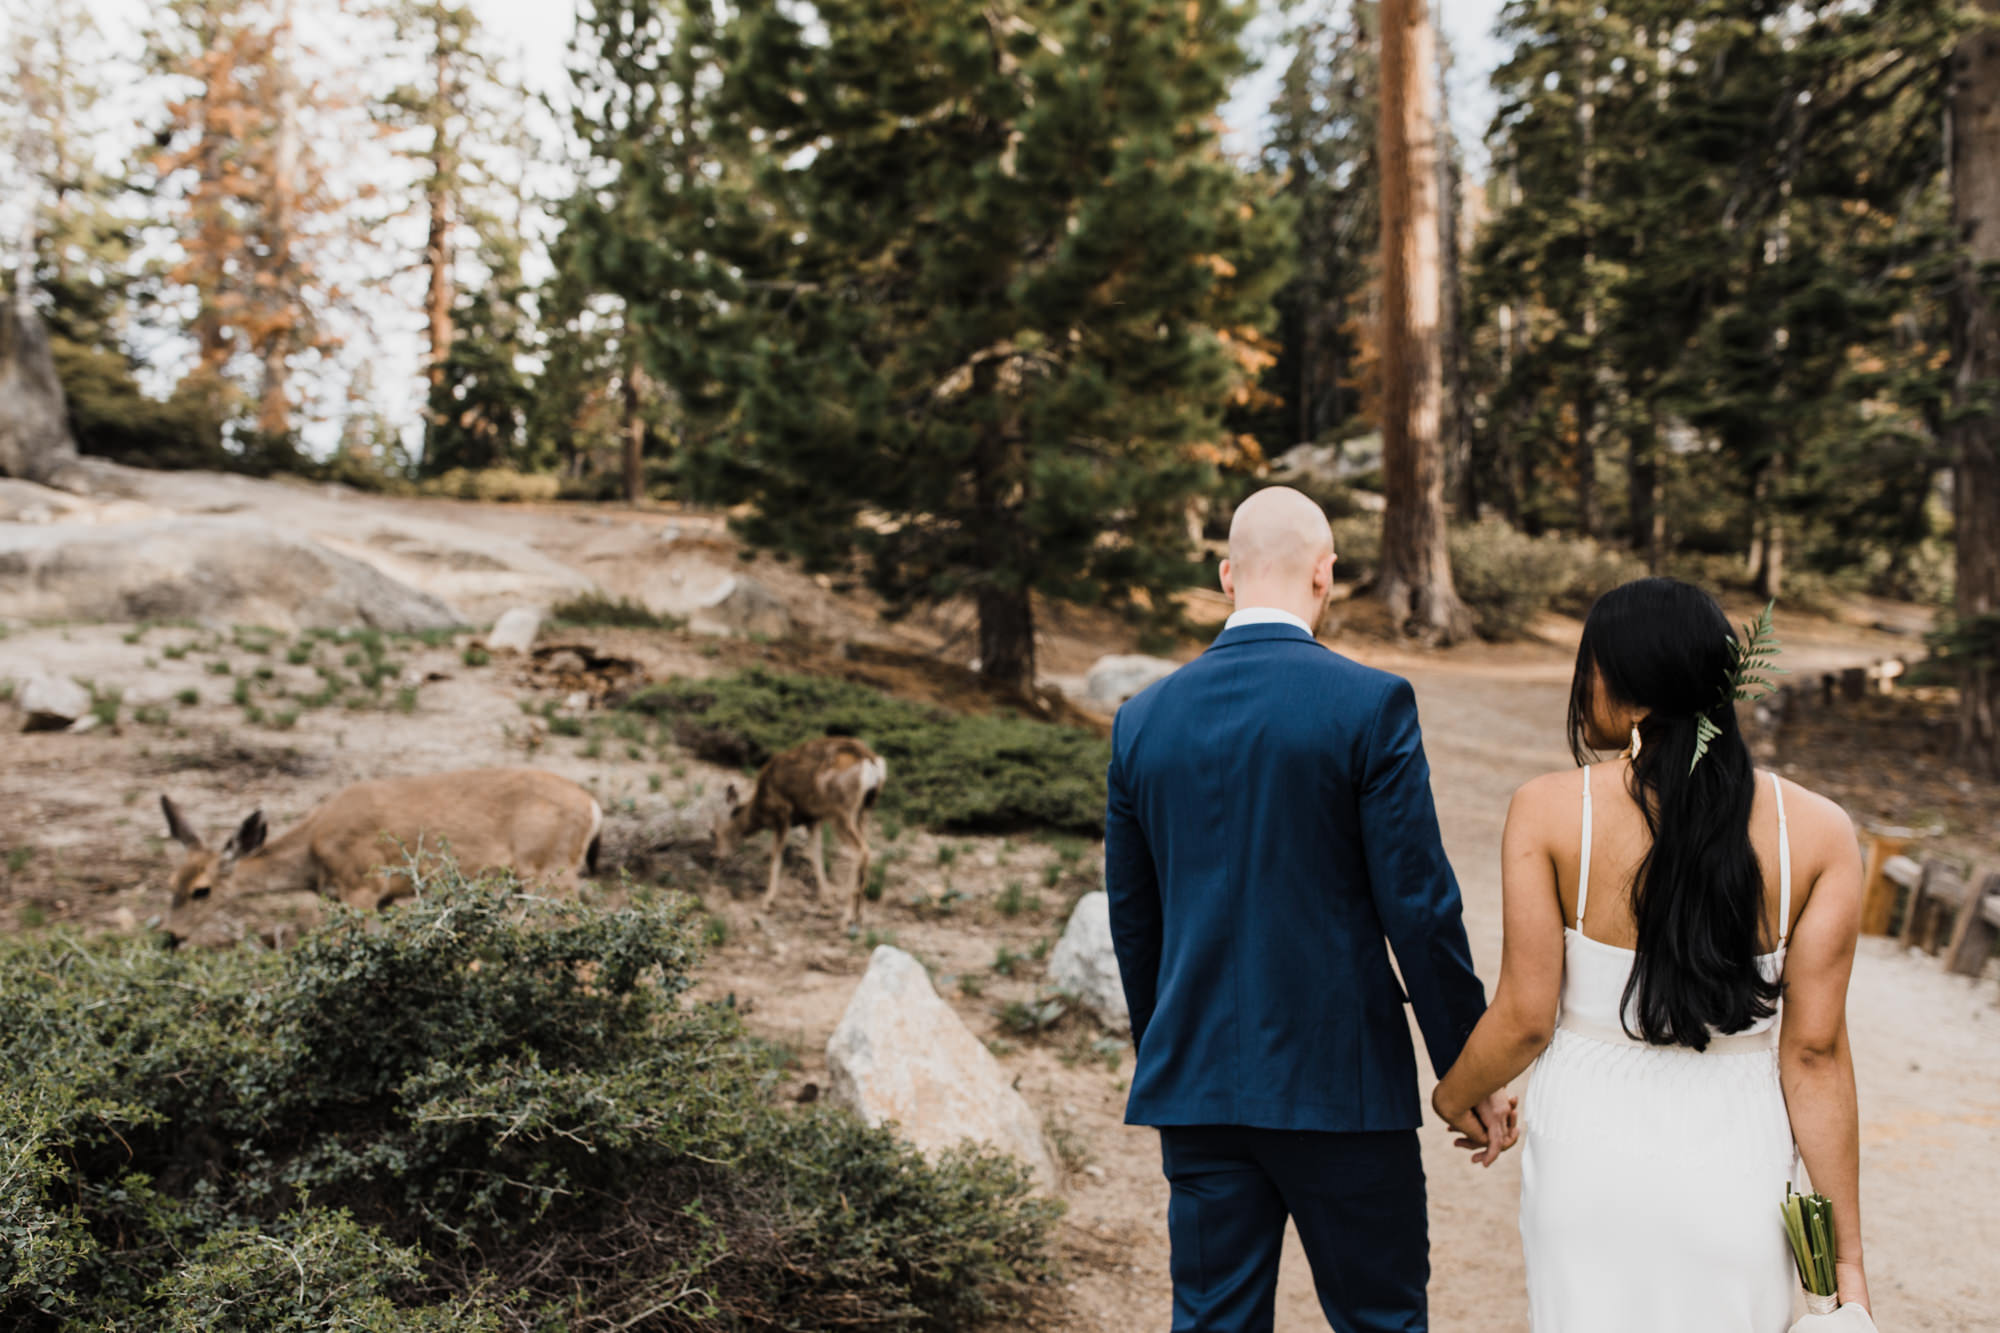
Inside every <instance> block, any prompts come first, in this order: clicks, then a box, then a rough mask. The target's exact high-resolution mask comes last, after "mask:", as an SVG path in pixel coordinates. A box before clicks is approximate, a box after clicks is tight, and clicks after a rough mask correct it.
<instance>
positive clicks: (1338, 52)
mask: <svg viewBox="0 0 2000 1333" xmlns="http://www.w3.org/2000/svg"><path fill="white" fill-rule="evenodd" d="M1374 21H1375V5H1374V3H1373V0H1354V2H1353V3H1339V4H1336V3H1326V4H1323V5H1321V6H1319V7H1318V8H1315V9H1313V10H1311V11H1308V12H1307V13H1306V14H1305V15H1304V16H1303V17H1302V18H1301V19H1300V20H1299V21H1298V22H1297V24H1296V25H1295V26H1294V27H1293V29H1292V30H1291V32H1290V33H1288V34H1287V36H1286V39H1285V43H1284V44H1285V46H1286V47H1287V48H1288V49H1290V50H1291V52H1292V56H1291V59H1290V60H1289V61H1287V63H1286V66H1285V71H1284V74H1283V77H1282V79H1281V80H1280V82H1279V86H1278V91H1277V94H1276V95H1275V96H1274V97H1273V99H1272V102H1271V107H1270V113H1269V114H1270V131H1269V137H1268V138H1267V140H1266V143H1265V147H1264V150H1263V166H1264V170H1265V171H1266V172H1267V173H1269V174H1270V175H1272V176H1274V177H1276V178H1277V179H1278V180H1279V181H1281V182H1282V187H1281V188H1282V189H1283V191H1284V194H1285V197H1286V198H1287V199H1288V200H1289V201H1290V202H1291V204H1292V210H1293V211H1292V216H1293V218H1294V224H1293V236H1294V241H1293V245H1294V248H1295V251H1296V263H1297V274H1296V276H1295V277H1293V279H1292V280H1291V281H1290V282H1288V283H1286V284H1285V286H1284V288H1283V289H1282V290H1280V291H1279V293H1278V296H1277V299H1276V301H1275V305H1276V307H1277V315H1278V325H1277V333H1278V342H1279V349H1280V350H1279V353H1278V357H1277V361H1276V363H1275V364H1274V365H1273V366H1272V368H1271V371H1270V373H1269V374H1268V375H1266V376H1265V379H1264V387H1265V388H1266V389H1267V390H1268V391H1269V392H1271V393H1272V394H1273V395H1275V396H1277V397H1278V398H1279V399H1280V400H1282V403H1283V410H1282V412H1265V413H1261V414H1259V415H1258V416H1257V417H1255V418H1254V419H1253V429H1255V430H1256V431H1257V433H1258V435H1259V436H1260V437H1261V438H1262V439H1263V441H1264V444H1265V446H1266V451H1267V452H1273V453H1275V452H1277V451H1280V450H1282V449H1284V448H1287V447H1289V446H1291V445H1293V444H1300V443H1311V442H1315V441H1319V440H1322V439H1327V438H1331V439H1335V440H1339V439H1341V438H1343V437H1345V436H1347V435H1349V434H1351V433H1352V430H1353V429H1354V428H1355V427H1357V426H1360V425H1364V424H1365V425H1373V424H1374V423H1373V422H1372V421H1368V420H1367V419H1366V418H1365V417H1364V416H1363V412H1364V403H1367V404H1371V405H1372V404H1373V403H1374V402H1375V400H1376V399H1378V398H1379V396H1380V390H1379V388H1378V387H1377V386H1376V385H1374V384H1373V383H1372V382H1367V381H1366V380H1365V378H1364V369H1363V367H1364V355H1363V346H1364V341H1365V338H1366V326H1367V325H1368V324H1369V323H1370V322H1371V321H1372V320H1373V319H1374V310H1373V294H1374V290H1375V285H1376V283H1377V281H1378V279H1379V272H1378V264H1377V260H1378V258H1379V256H1378V253H1377V252H1378V250H1379V248H1380V236H1381V220H1382V219H1381V196H1380V194H1379V192H1378V190H1377V173H1376V169H1375V152H1376V139H1377V129H1376V117H1375V104H1376V98H1377V94H1378V89H1377V76H1376V61H1375V44H1376V39H1375V30H1374Z"/></svg>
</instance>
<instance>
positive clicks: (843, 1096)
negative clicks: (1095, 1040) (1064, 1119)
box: [826, 944, 1056, 1189]
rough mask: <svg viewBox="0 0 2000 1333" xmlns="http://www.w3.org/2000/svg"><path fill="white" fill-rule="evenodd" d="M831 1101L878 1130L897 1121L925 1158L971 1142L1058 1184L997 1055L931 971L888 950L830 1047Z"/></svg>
mask: <svg viewBox="0 0 2000 1333" xmlns="http://www.w3.org/2000/svg"><path fill="white" fill-rule="evenodd" d="M826 1062H827V1069H828V1072H829V1074H830V1076H831V1080H830V1086H829V1087H828V1089H827V1096H829V1097H831V1098H832V1099H833V1100H834V1101H836V1102H838V1103H840V1104H841V1105H843V1106H846V1107H849V1108H851V1109H852V1110H854V1111H855V1112H856V1113H857V1114H859V1115H860V1116H861V1118H862V1119H863V1120H865V1121H867V1122H868V1123H869V1124H871V1125H879V1124H882V1123H884V1122H885V1121H894V1122H895V1123H896V1126H897V1128H898V1129H899V1130H900V1131H901V1132H902V1134H903V1136H904V1137H905V1138H907V1139H908V1140H909V1141H910V1142H911V1143H913V1144H915V1145H916V1146H917V1147H918V1148H919V1149H921V1150H922V1151H923V1152H925V1153H926V1154H935V1153H938V1152H941V1151H944V1150H945V1149H948V1148H951V1147H953V1146H955V1145H956V1144H958V1143H960V1142H961V1141H963V1140H965V1139H973V1140H976V1141H978V1142H980V1143H986V1144H991V1145H992V1146H994V1147H996V1148H999V1149H1000V1150H1001V1151H1003V1152H1007V1153H1011V1154H1013V1155H1014V1156H1015V1157H1017V1158H1019V1159H1021V1161H1023V1162H1025V1163H1026V1164H1027V1165H1028V1168H1029V1169H1030V1171H1032V1172H1033V1174H1034V1177H1035V1179H1036V1181H1037V1182H1038V1183H1039V1184H1040V1185H1041V1186H1042V1187H1043V1188H1044V1189H1052V1188H1053V1187H1054V1185H1055V1181H1056V1169H1055V1162H1054V1160H1053V1159H1052V1158H1051V1157H1050V1156H1049V1150H1048V1145H1047V1144H1046V1143H1045V1142H1043V1140H1042V1130H1041V1125H1040V1123H1039V1122H1038V1121H1037V1119H1036V1117H1035V1113H1034V1111H1032V1110H1031V1109H1030V1108H1029V1106H1028V1103H1027V1102H1026V1101H1024V1100H1023V1099H1022V1097H1021V1094H1020V1093H1018V1092H1016V1091H1015V1090H1014V1088H1013V1086H1012V1085H1011V1084H1010V1083H1009V1082H1008V1079H1007V1073H1006V1071H1005V1070H1003V1069H1002V1068H1001V1067H1000V1062H999V1061H997V1060H995V1059H994V1058H993V1053H992V1052H991V1051H989V1050H987V1049H986V1047H985V1046H983V1045H981V1044H980V1041H979V1039H978V1038H977V1037H975V1036H973V1035H972V1033H971V1032H969V1031H967V1030H966V1027H965V1024H963V1023H961V1022H960V1021H959V1018H958V1015H957V1014H955V1013H953V1012H952V1009H951V1006H950V1005H948V1004H946V1003H945V1002H944V1001H943V1000H941V999H939V998H938V994H937V992H936V991H935V990H933V989H932V988H931V980H930V977H929V976H927V975H926V974H925V972H924V969H923V965H922V964H920V963H919V962H917V960H916V959H914V958H912V957H910V955H908V954H906V953H904V952H903V951H902V950H901V949H897V948H894V947H892V946H890V945H887V944H884V945H881V946H879V947H878V948H877V949H876V950H875V952H874V954H873V956H871V957H870V958H869V960H868V972H867V975H865V976H863V977H862V978H861V984H860V985H859V986H857V987H855V990H854V995H853V998H851V999H850V1000H849V1001H848V1002H847V1012H846V1013H844V1014H843V1015H841V1019H840V1026H839V1027H837V1028H835V1029H834V1032H833V1036H832V1037H830V1038H828V1039H827V1043H826Z"/></svg>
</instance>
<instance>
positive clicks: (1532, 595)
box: [1451, 519, 1645, 639]
mask: <svg viewBox="0 0 2000 1333" xmlns="http://www.w3.org/2000/svg"><path fill="white" fill-rule="evenodd" d="M1644 573H1645V570H1644V569H1643V568H1642V567H1640V566H1639V564H1638V562H1637V561H1635V560H1633V559H1632V558H1631V557H1630V556H1627V555H1624V554H1622V553H1619V552H1616V551H1611V550H1607V549H1606V548H1604V547H1601V546H1599V545H1598V544H1597V543H1595V542H1591V541H1585V540H1583V539H1581V538H1574V537H1561V536H1557V535H1555V534H1549V535H1547V536H1542V537H1530V536H1528V535H1527V534H1526V533H1523V532H1519V531H1516V530H1515V529H1513V528H1511V527H1509V526H1508V525H1507V524H1505V523H1503V522H1500V521H1499V520H1498V519H1488V520H1487V521H1485V522H1482V523H1469V524H1466V525H1464V526H1462V527H1457V528H1453V529H1452V530H1451V575H1452V580H1453V582H1455V583H1456V584H1457V585H1458V593H1459V596H1461V597H1463V598H1464V599H1465V602H1466V605H1468V606H1469V607H1471V608H1472V614H1473V619H1474V621H1475V623H1476V625H1477V627H1478V630H1479V633H1480V634H1481V635H1482V636H1484V637H1486V638H1489V639H1513V638H1519V637H1521V636H1522V635H1524V634H1526V633H1527V632H1528V628H1529V626H1530V625H1531V624H1533V623H1534V619H1535V617H1536V616H1538V615H1540V614H1542V613H1543V612H1545V611H1550V610H1555V611H1564V612H1568V613H1570V614H1572V615H1580V614H1582V613H1583V612H1585V611H1588V610H1589V609H1590V604H1591V603H1592V602H1594V601H1596V600H1597V598H1598V597H1599V596H1600V595H1601V594H1603V593H1605V592H1608V591H1610V590H1611V589H1612V588H1615V587H1617V586H1618V585H1619V584H1621V583H1624V582H1627V581H1628V580H1630V579H1634V578H1638V577H1640V576H1642V575H1643V574H1644Z"/></svg>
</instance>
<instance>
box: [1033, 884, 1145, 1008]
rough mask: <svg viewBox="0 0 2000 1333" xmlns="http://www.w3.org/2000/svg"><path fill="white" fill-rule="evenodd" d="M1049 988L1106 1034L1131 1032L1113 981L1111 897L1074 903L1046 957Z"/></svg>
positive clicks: (1119, 987) (1098, 895)
mask: <svg viewBox="0 0 2000 1333" xmlns="http://www.w3.org/2000/svg"><path fill="white" fill-rule="evenodd" d="M1049 984H1050V985H1052V986H1054V987H1055V988H1056V989H1057V990H1059V991H1061V992H1062V993H1063V994H1065V995H1067V996H1069V997H1071V998H1072V999H1074V1000H1075V1001H1076V1002H1077V1003H1078V1004H1080V1005H1082V1006H1083V1007H1084V1008H1085V1009H1087V1010H1089V1011H1090V1013H1091V1014H1092V1015H1093V1016H1095V1017H1096V1019H1097V1021H1098V1022H1100V1023H1102V1024H1104V1026H1105V1027H1107V1028H1109V1029H1111V1031H1113V1032H1119V1033H1130V1032H1131V1031H1132V1012H1131V1010H1129V1009H1127V1008H1126V1007H1125V985H1124V983H1123V982H1121V981H1120V980H1119V979H1118V955H1117V953H1116V952H1115V951H1114V950H1113V949H1112V947H1111V898H1110V896H1109V895H1107V894H1106V893H1105V892H1104V890H1102V889H1099V890H1098V891H1097V892H1095V893H1086V894H1084V895H1083V897H1081V898H1079V899H1077V903H1076V910H1075V911H1074V912H1071V913H1070V914H1069V925H1068V926H1066V927H1064V929H1063V934H1062V939H1061V940H1059V941H1057V942H1056V947H1055V949H1054V951H1053V952H1051V953H1050V954H1049Z"/></svg>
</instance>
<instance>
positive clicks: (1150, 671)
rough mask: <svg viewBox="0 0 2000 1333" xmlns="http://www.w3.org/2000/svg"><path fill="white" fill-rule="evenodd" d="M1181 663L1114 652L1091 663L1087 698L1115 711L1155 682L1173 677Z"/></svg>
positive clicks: (1085, 679) (1084, 683)
mask: <svg viewBox="0 0 2000 1333" xmlns="http://www.w3.org/2000/svg"><path fill="white" fill-rule="evenodd" d="M1179 667H1180V663H1178V662H1169V661H1168V660H1167V659H1166V658H1164V657H1147V656H1144V655H1143V654H1139V653H1114V654H1112V655H1111V656H1109V657H1100V658H1098V659H1097V661H1096V662H1094V663H1092V664H1091V668H1090V674H1089V675H1087V676H1085V677H1084V680H1083V695H1084V698H1085V699H1086V700H1087V701H1089V702H1090V703H1092V704H1095V705H1096V706H1097V707H1099V708H1116V707H1118V705H1120V704H1122V703H1124V702H1125V701H1126V700H1127V699H1129V698H1131V697H1132V696H1133V695H1135V694H1137V693H1138V692H1139V691H1141V690H1143V689H1145V688H1146V687H1147V686H1148V685H1151V684H1152V683H1153V682H1154V681H1156V680H1161V679H1163V678H1165V677H1167V676H1170V675H1172V674H1173V673H1174V672H1175V671H1176V670H1177V669H1179Z"/></svg>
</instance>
